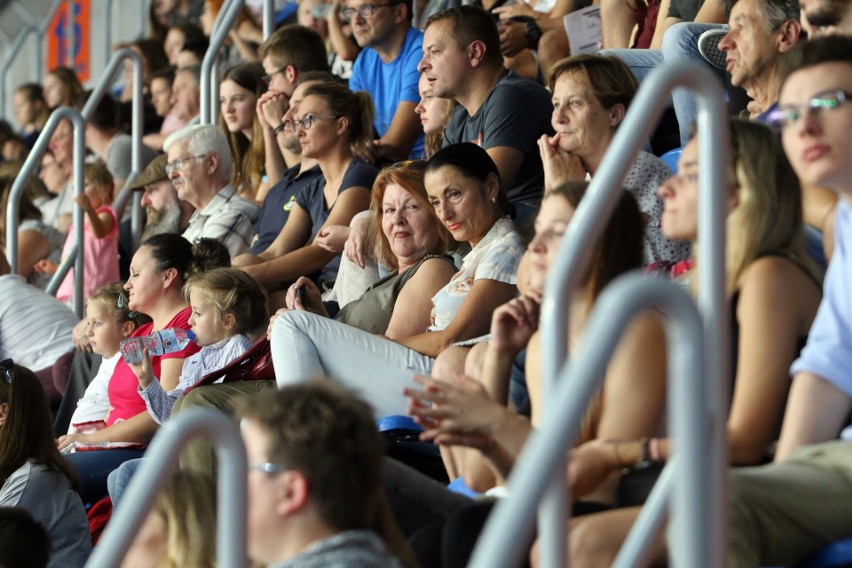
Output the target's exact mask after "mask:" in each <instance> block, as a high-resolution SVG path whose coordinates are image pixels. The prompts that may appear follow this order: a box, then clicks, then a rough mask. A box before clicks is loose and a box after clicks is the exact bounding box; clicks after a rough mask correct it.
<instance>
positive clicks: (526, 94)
mask: <svg viewBox="0 0 852 568" xmlns="http://www.w3.org/2000/svg"><path fill="white" fill-rule="evenodd" d="M552 109H553V105H552V104H551V102H550V93H549V92H548V91H547V89H545V88H544V87H542V86H541V85H539V84H538V83H536V82H535V81H530V80H529V79H525V78H523V77H521V76H520V75H517V74H516V73H515V72H514V71H509V72H508V73H506V74H505V75H504V76H503V77H502V78H501V79H500V80H499V81H497V83H496V84H495V85H494V87H493V88H492V89H491V92H489V93H488V96H487V97H486V98H485V102H483V103H482V106H481V107H479V110H477V111H476V114H474V115H473V116H470V115H468V113H467V109H465V108H464V107H463V106H461V105H459V106H458V107H457V108H456V110H455V112H454V113H453V116H452V118H450V123H449V124H448V125H447V128H446V130H445V131H444V146H449V145H450V144H458V143H460V142H473V143H474V144H477V145H479V146H481V147H483V148H485V149H486V150H488V149H489V148H494V147H497V146H508V147H510V148H515V149H517V150H520V151H521V152H523V153H524V159H523V162H521V167H520V168H519V169H518V173H517V175H516V176H515V181H514V183H513V184H512V189H510V190H509V193H508V197H509V201H511V202H513V203H518V202H521V201H540V200H541V197H542V194H543V192H544V168H543V167H542V165H541V155H540V154H539V150H538V139H539V138H540V137H541V135H542V134H548V135H552V134H553V127H552V126H551V125H550V115H551V111H552Z"/></svg>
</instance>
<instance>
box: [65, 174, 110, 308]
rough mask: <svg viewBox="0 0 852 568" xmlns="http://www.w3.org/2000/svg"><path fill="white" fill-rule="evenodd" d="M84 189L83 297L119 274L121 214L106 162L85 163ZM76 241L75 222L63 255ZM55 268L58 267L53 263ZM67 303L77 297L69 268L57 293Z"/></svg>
mask: <svg viewBox="0 0 852 568" xmlns="http://www.w3.org/2000/svg"><path fill="white" fill-rule="evenodd" d="M83 178H84V182H85V192H84V193H83V195H80V196H78V197H77V205H78V206H80V207H82V208H83V211H84V212H85V213H86V220H85V224H84V226H85V232H84V236H83V269H84V271H83V300H87V299H88V298H89V297H90V296H91V295H92V294H93V293H94V292H95V290H97V289H98V288H100V287H101V286H103V285H104V284H106V283H107V282H113V281H115V280H118V279H119V276H118V218H117V217H116V214H115V211H113V209H112V207H111V206H110V203H111V202H112V192H113V188H114V185H113V180H112V175H110V173H109V170H107V168H106V165H105V164H104V163H103V162H94V163H91V164H86V166H85V168H84V170H83ZM75 244H76V239H75V238H74V226H73V225H72V226H71V228H70V229H69V231H68V238H67V239H65V247H64V248H63V249H62V258H63V259H64V258H66V257H67V255H68V254H69V253H70V252H71V249H72V248H73V247H74V245H75ZM53 268H54V271H55V270H56V267H53ZM56 297H57V298H58V299H59V300H60V301H62V302H65V303H70V302H72V301H73V298H74V269H73V268H72V269H71V270H69V271H68V275H67V276H66V277H65V280H63V281H62V285H61V286H60V287H59V290H58V291H57V293H56Z"/></svg>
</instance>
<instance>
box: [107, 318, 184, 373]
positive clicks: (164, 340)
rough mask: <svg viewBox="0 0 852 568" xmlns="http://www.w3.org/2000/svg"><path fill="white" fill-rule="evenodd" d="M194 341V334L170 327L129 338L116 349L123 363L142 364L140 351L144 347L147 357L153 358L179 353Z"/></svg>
mask: <svg viewBox="0 0 852 568" xmlns="http://www.w3.org/2000/svg"><path fill="white" fill-rule="evenodd" d="M194 339H195V334H194V333H193V332H192V331H191V330H188V329H182V328H179V327H172V328H169V329H163V330H160V331H155V332H154V333H152V334H151V335H147V336H144V337H129V338H127V339H125V340H123V341H122V342H121V343H119V345H118V348H119V349H120V350H121V357H122V359H124V362H125V363H133V364H136V363H141V362H142V359H143V356H142V349H144V348H145V347H147V348H148V355H150V356H151V357H153V356H155V355H163V354H164V353H174V352H175V351H181V350H183V348H184V347H186V346H187V345H188V344H189V342H190V341H192V340H194Z"/></svg>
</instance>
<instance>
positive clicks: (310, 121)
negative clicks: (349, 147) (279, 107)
mask: <svg viewBox="0 0 852 568" xmlns="http://www.w3.org/2000/svg"><path fill="white" fill-rule="evenodd" d="M338 118H340V115H336V116H324V115H321V114H313V113H308V114H306V115H305V116H303V117H302V118H293V119H290V125H291V126H292V128H293V132H296V129H297V128H299V127H300V126H301V127H302V128H304V129H305V130H307V129H309V128H310V127H311V126H313V125H314V121H316V120H320V119H322V120H337V119H338Z"/></svg>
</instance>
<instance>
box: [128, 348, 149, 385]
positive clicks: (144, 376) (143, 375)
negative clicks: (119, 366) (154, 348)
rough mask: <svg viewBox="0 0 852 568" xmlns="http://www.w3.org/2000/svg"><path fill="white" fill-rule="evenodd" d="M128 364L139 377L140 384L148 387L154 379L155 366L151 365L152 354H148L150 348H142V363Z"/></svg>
mask: <svg viewBox="0 0 852 568" xmlns="http://www.w3.org/2000/svg"><path fill="white" fill-rule="evenodd" d="M127 366H128V367H130V370H131V371H133V374H134V375H136V378H137V379H139V386H140V387H142V388H143V389H147V388H148V385H150V384H151V382H152V381H153V380H154V367H153V366H152V365H151V356H150V355H148V348H147V347H146V348H144V349H143V350H142V362H141V363H128V364H127Z"/></svg>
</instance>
